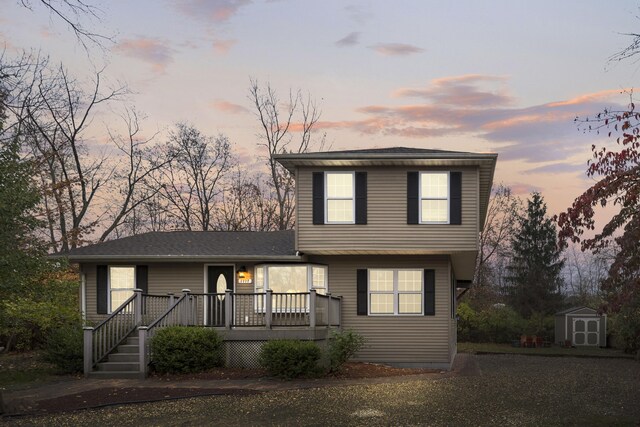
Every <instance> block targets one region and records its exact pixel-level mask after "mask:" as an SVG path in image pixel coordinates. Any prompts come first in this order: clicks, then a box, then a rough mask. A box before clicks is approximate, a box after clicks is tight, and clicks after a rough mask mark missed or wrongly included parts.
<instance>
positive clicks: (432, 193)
mask: <svg viewBox="0 0 640 427" xmlns="http://www.w3.org/2000/svg"><path fill="white" fill-rule="evenodd" d="M449 194H450V192H449V172H420V223H422V224H448V223H449V198H450V195H449Z"/></svg>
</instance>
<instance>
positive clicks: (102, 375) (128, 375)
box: [89, 371, 142, 379]
mask: <svg viewBox="0 0 640 427" xmlns="http://www.w3.org/2000/svg"><path fill="white" fill-rule="evenodd" d="M89 378H96V379H138V378H142V375H141V374H140V373H139V372H132V371H93V372H90V373H89Z"/></svg>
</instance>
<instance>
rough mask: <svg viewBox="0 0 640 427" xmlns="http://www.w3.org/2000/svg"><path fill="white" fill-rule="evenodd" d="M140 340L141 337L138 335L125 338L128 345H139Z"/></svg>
mask: <svg viewBox="0 0 640 427" xmlns="http://www.w3.org/2000/svg"><path fill="white" fill-rule="evenodd" d="M139 341H140V338H138V337H137V336H131V335H130V336H128V337H127V339H126V340H125V342H124V344H126V345H138V342H139Z"/></svg>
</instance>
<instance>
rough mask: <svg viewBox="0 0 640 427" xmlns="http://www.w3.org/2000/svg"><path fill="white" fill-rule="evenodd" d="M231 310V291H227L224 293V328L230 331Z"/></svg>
mask: <svg viewBox="0 0 640 427" xmlns="http://www.w3.org/2000/svg"><path fill="white" fill-rule="evenodd" d="M231 310H233V291H232V290H231V289H227V290H225V291H224V327H225V328H227V329H231V319H232V314H233V313H232V311H231Z"/></svg>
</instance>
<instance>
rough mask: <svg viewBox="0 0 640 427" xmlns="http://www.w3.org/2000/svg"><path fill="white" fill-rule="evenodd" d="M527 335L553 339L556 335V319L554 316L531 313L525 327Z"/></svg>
mask: <svg viewBox="0 0 640 427" xmlns="http://www.w3.org/2000/svg"><path fill="white" fill-rule="evenodd" d="M524 333H525V334H526V335H537V336H539V337H543V338H545V339H546V340H548V341H553V337H554V335H555V320H554V318H553V316H547V315H545V314H543V313H538V312H534V313H532V314H531V317H529V319H528V320H526V325H525V328H524Z"/></svg>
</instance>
